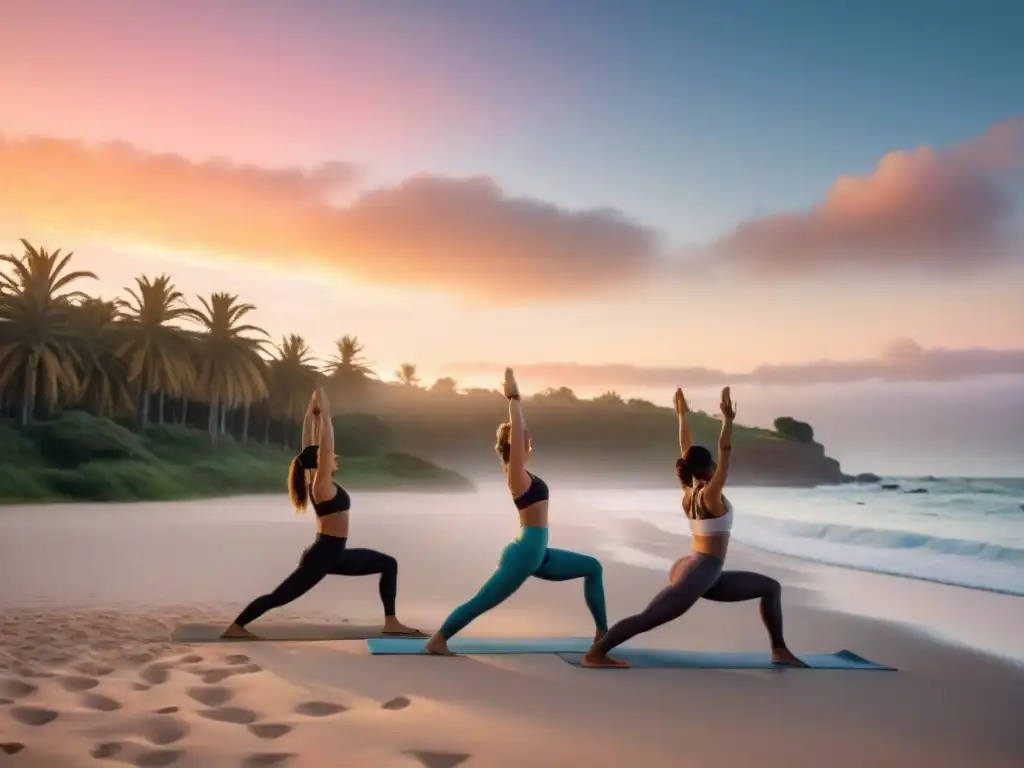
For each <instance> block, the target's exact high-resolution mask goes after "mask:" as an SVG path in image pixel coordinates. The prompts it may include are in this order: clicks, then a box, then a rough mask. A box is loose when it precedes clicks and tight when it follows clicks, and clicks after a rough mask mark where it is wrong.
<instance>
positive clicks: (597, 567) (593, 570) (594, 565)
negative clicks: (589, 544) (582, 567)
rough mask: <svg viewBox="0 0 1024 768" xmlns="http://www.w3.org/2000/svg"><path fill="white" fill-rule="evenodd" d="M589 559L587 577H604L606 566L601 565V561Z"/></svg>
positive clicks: (593, 558)
mask: <svg viewBox="0 0 1024 768" xmlns="http://www.w3.org/2000/svg"><path fill="white" fill-rule="evenodd" d="M587 559H588V560H589V562H588V563H587V575H588V576H595V577H599V576H602V575H603V574H604V566H603V565H601V561H600V560H598V559H597V558H596V557H590V558H587Z"/></svg>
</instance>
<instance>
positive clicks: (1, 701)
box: [0, 698, 14, 707]
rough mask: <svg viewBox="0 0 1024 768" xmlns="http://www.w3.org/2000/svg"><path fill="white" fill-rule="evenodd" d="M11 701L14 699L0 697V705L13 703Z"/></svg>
mask: <svg viewBox="0 0 1024 768" xmlns="http://www.w3.org/2000/svg"><path fill="white" fill-rule="evenodd" d="M13 703H14V699H4V698H0V707H2V706H4V705H6V704H13Z"/></svg>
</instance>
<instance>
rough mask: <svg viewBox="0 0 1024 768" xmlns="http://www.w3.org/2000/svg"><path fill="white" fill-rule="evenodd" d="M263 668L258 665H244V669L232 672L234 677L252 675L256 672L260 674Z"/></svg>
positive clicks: (239, 668) (240, 668)
mask: <svg viewBox="0 0 1024 768" xmlns="http://www.w3.org/2000/svg"><path fill="white" fill-rule="evenodd" d="M262 671H263V667H261V666H260V665H259V664H246V665H245V666H244V667H238V668H236V669H235V670H234V673H235V674H236V675H253V674H256V673H257V672H262Z"/></svg>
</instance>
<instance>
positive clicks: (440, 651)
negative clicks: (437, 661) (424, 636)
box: [423, 635, 455, 656]
mask: <svg viewBox="0 0 1024 768" xmlns="http://www.w3.org/2000/svg"><path fill="white" fill-rule="evenodd" d="M423 651H424V653H429V654H432V655H434V656H454V655H455V654H454V653H452V652H451V651H449V650H448V641H447V640H445V639H444V638H443V637H441V635H434V636H433V637H432V638H430V639H429V640H428V641H427V644H426V645H425V646H423Z"/></svg>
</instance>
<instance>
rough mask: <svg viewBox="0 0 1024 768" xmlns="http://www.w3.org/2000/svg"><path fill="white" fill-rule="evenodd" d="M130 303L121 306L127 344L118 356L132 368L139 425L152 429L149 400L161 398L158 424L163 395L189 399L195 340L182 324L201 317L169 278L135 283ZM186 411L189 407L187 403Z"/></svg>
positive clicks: (121, 302)
mask: <svg viewBox="0 0 1024 768" xmlns="http://www.w3.org/2000/svg"><path fill="white" fill-rule="evenodd" d="M125 291H127V293H128V296H129V299H130V300H129V301H123V300H122V301H120V302H119V307H120V309H121V314H122V317H123V319H124V339H123V341H122V343H121V347H120V349H119V350H118V355H120V356H121V357H122V358H124V359H125V360H126V361H127V363H128V377H129V381H131V382H132V383H133V384H134V385H135V386H136V391H137V393H138V397H139V412H138V420H139V423H140V424H142V425H143V426H145V425H147V424H149V401H150V398H151V396H152V395H153V394H154V393H157V394H159V396H160V400H159V406H158V407H159V413H158V416H159V421H160V423H161V424H163V421H164V396H165V395H167V394H170V395H172V396H173V395H185V393H186V390H187V388H188V386H189V384H190V383H191V381H192V378H193V375H194V368H193V365H192V344H193V340H194V335H193V334H189V333H188V332H187V331H186V330H185V329H184V328H182V327H181V326H180V325H175V324H176V323H180V322H181V321H182V320H192V321H197V320H198V319H199V313H198V312H196V310H194V309H192V308H191V307H189V306H188V304H186V303H185V296H184V294H183V293H181V291H179V290H177V289H176V288H175V287H174V283H172V282H171V278H170V276H169V275H160V276H159V277H157V278H156V279H154V280H150V279H149V278H148V277H146V276H145V275H143V276H142V277H137V278H135V289H132V288H125ZM185 406H186V407H187V404H185Z"/></svg>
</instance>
